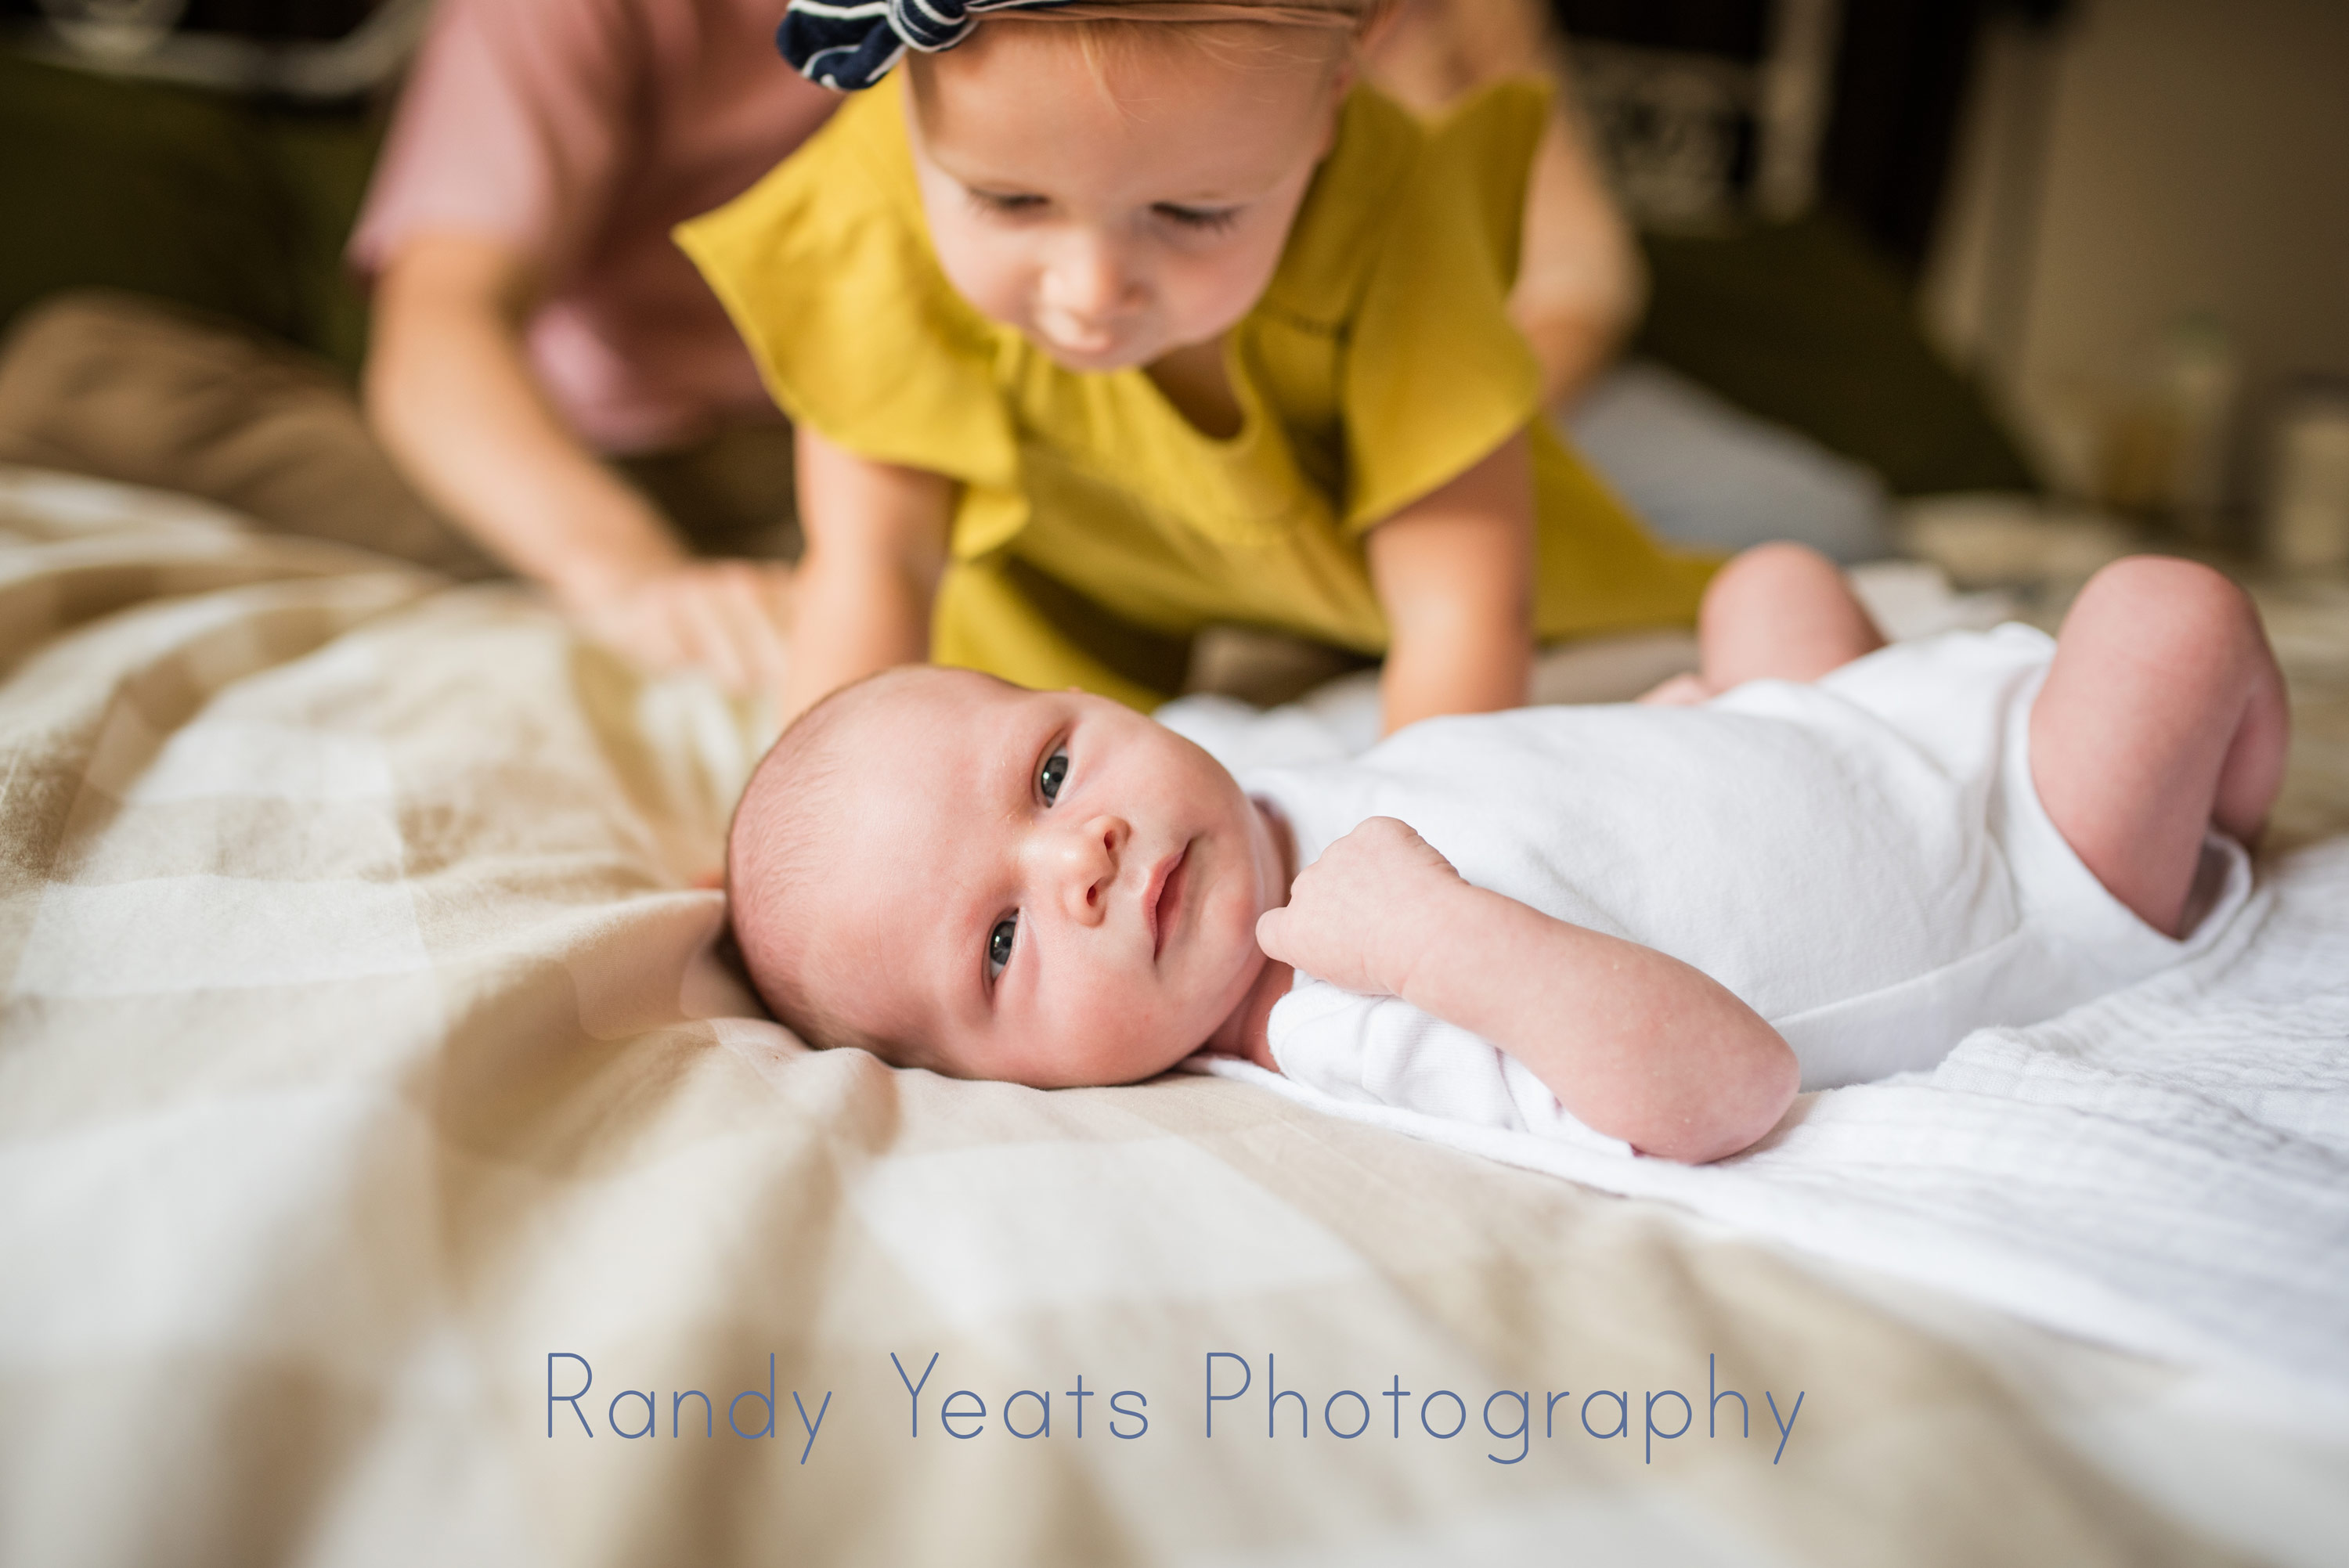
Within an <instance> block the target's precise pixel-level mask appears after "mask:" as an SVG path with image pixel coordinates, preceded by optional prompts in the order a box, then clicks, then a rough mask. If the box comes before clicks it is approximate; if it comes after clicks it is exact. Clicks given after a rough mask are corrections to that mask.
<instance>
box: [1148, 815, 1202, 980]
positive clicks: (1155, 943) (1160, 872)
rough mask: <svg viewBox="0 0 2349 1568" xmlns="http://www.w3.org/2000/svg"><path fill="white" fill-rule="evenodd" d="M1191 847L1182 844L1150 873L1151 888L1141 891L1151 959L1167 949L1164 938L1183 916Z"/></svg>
mask: <svg viewBox="0 0 2349 1568" xmlns="http://www.w3.org/2000/svg"><path fill="white" fill-rule="evenodd" d="M1190 865H1191V846H1190V845H1189V844H1187V843H1186V844H1185V845H1184V846H1183V847H1182V848H1181V849H1180V850H1178V851H1175V853H1174V858H1173V859H1172V860H1171V861H1163V862H1161V863H1160V865H1159V866H1158V868H1157V869H1156V870H1155V871H1154V872H1152V873H1151V885H1150V886H1149V887H1148V888H1146V889H1144V890H1143V900H1142V907H1143V912H1144V913H1147V914H1148V916H1149V918H1150V956H1151V957H1152V959H1153V960H1155V959H1156V958H1157V956H1158V955H1159V954H1161V953H1163V952H1164V951H1165V949H1166V938H1167V936H1168V934H1170V933H1172V932H1173V931H1174V922H1175V921H1176V920H1177V919H1178V918H1179V917H1180V916H1181V915H1182V913H1183V884H1184V882H1185V876H1184V873H1185V872H1186V871H1188V870H1189V869H1190Z"/></svg>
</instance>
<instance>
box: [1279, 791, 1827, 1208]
mask: <svg viewBox="0 0 2349 1568" xmlns="http://www.w3.org/2000/svg"><path fill="white" fill-rule="evenodd" d="M1257 942H1258V943H1259V944H1261V945H1262V946H1263V948H1264V950H1265V952H1266V953H1267V954H1269V955H1270V956H1271V957H1273V958H1275V959H1278V960H1279V961H1281V962H1284V963H1287V964H1290V965H1295V966H1296V967H1297V968H1299V969H1301V970H1303V971H1304V972H1305V973H1307V974H1309V975H1315V976H1318V977H1319V978H1320V979H1323V980H1327V981H1329V982H1330V984H1332V985H1340V986H1343V987H1345V988H1346V989H1348V990H1350V991H1360V992H1364V993H1370V994H1375V995H1395V996H1400V997H1402V999H1403V1000H1404V1001H1406V1002H1409V1003H1410V1004H1411V1005H1412V1006H1415V1007H1417V1008H1419V1009H1420V1010H1421V1011H1423V1012H1426V1013H1432V1014H1433V1015H1434V1016H1436V1017H1439V1018H1442V1019H1444V1021H1445V1022H1446V1023H1450V1024H1454V1025H1457V1026H1460V1027H1461V1028H1464V1029H1466V1030H1468V1031H1470V1032H1471V1033H1473V1034H1475V1035H1479V1036H1481V1037H1484V1038H1485V1039H1487V1040H1490V1041H1491V1042H1492V1043H1493V1044H1495V1045H1496V1046H1498V1047H1500V1048H1501V1049H1503V1050H1505V1051H1506V1052H1507V1053H1508V1054H1509V1055H1511V1056H1513V1057H1516V1058H1517V1060H1519V1061H1520V1062H1523V1063H1524V1064H1525V1065H1526V1068H1530V1069H1531V1070H1532V1072H1533V1074H1534V1076H1535V1077H1536V1078H1539V1079H1541V1081H1542V1082H1543V1084H1545V1085H1546V1086H1547V1088H1549V1090H1550V1092H1551V1093H1553V1094H1555V1095H1557V1098H1558V1100H1559V1103H1561V1104H1562V1105H1564V1106H1565V1107H1566V1109H1567V1110H1568V1112H1569V1113H1571V1114H1572V1115H1573V1116H1574V1118H1575V1119H1577V1120H1578V1121H1580V1122H1582V1123H1583V1124H1584V1125H1585V1126H1588V1127H1590V1128H1594V1129H1596V1130H1599V1131H1600V1132H1605V1133H1609V1134H1611V1135H1612V1136H1614V1137H1617V1138H1620V1139H1622V1140H1625V1141H1626V1142H1628V1143H1630V1145H1631V1146H1632V1147H1633V1148H1634V1149H1637V1150H1640V1152H1642V1153H1645V1154H1655V1155H1661V1156H1663V1157H1664V1158H1667V1159H1671V1160H1681V1161H1688V1162H1690V1163H1692V1164H1699V1163H1702V1162H1703V1161H1708V1160H1718V1159H1721V1158H1722V1157H1723V1156H1724V1155H1729V1154H1734V1153H1736V1152H1737V1151H1738V1150H1741V1149H1744V1148H1745V1147H1747V1146H1748V1145H1750V1144H1752V1143H1753V1142H1754V1140H1757V1139H1759V1138H1761V1137H1762V1135H1763V1134H1764V1133H1766V1132H1768V1131H1769V1130H1770V1129H1771V1128H1772V1127H1774V1126H1775V1125H1776V1124H1777V1120H1778V1119H1779V1117H1780V1116H1782V1115H1784V1114H1785V1109H1786V1107H1787V1105H1788V1103H1789V1102H1790V1101H1792V1099H1794V1096H1795V1089H1796V1088H1797V1087H1798V1085H1799V1082H1800V1078H1801V1076H1802V1075H1801V1069H1800V1068H1799V1066H1798V1065H1797V1064H1796V1062H1795V1053H1794V1051H1793V1050H1792V1048H1791V1047H1788V1046H1787V1044H1786V1042H1785V1039H1784V1038H1783V1037H1780V1035H1779V1034H1778V1032H1777V1031H1776V1030H1775V1029H1773V1028H1772V1027H1771V1026H1769V1024H1768V1023H1767V1022H1765V1021H1764V1019H1763V1018H1762V1017H1761V1016H1758V1015H1757V1014H1755V1013H1754V1010H1753V1009H1752V1008H1751V1007H1748V1006H1746V1005H1745V1004H1744V1003H1743V1002H1741V1001H1739V1000H1738V999H1737V997H1736V996H1735V995H1733V994H1732V993H1731V992H1730V991H1729V989H1728V988H1727V987H1726V986H1723V985H1721V984H1720V983H1719V982H1718V981H1715V980H1713V978H1712V977H1711V976H1709V975H1705V974H1703V973H1702V972H1701V971H1699V970H1697V969H1694V968H1692V967H1691V966H1690V965H1686V964H1683V963H1682V962H1680V961H1679V960H1678V959H1676V958H1672V957H1670V956H1668V955H1667V954H1661V953H1659V952H1657V951H1655V950H1654V949H1653V948H1649V947H1642V946H1640V944H1637V943H1632V942H1625V941H1623V940H1621V939H1619V938H1618V937H1612V936H1607V935H1604V934H1600V933H1599V932H1596V931H1591V930H1588V929H1587V928H1585V927H1582V926H1578V925H1574V924H1572V923H1568V922H1566V921H1562V920H1557V919H1554V918H1552V917H1551V916H1549V915H1547V914H1544V913H1541V912H1540V911H1539V910H1537V909H1534V908H1532V907H1531V906H1529V905H1526V904H1523V903H1518V902H1517V901H1516V900H1515V899H1511V898H1507V897H1506V896H1504V895H1502V894H1500V893H1496V892H1492V891H1491V890H1489V889H1485V888H1478V887H1472V886H1470V885H1469V884H1468V883H1467V882H1464V881H1462V880H1461V878H1460V875H1459V873H1458V872H1455V871H1454V870H1453V868H1452V866H1451V864H1450V863H1449V862H1448V861H1445V860H1444V857H1443V856H1442V855H1440V854H1438V853H1436V851H1434V850H1433V848H1431V847H1430V846H1429V845H1428V843H1427V842H1426V841H1424V840H1423V839H1422V838H1420V836H1419V835H1418V834H1417V833H1414V832H1413V831H1412V830H1411V829H1410V828H1409V827H1407V826H1405V825H1404V824H1403V823H1402V822H1399V821H1396V820H1394V819H1392V818H1391V817H1373V818H1371V819H1370V820H1368V821H1365V822H1364V823H1362V824H1361V826H1360V827H1358V828H1356V829H1355V830H1353V831H1352V832H1351V833H1349V834H1348V835H1347V836H1346V837H1345V838H1343V839H1340V841H1338V842H1337V843H1335V844H1333V845H1331V846H1330V849H1329V851H1327V852H1325V853H1324V854H1323V855H1322V857H1321V858H1320V859H1319V860H1318V861H1315V862H1314V863H1313V864H1312V865H1311V866H1309V867H1308V868H1306V870H1305V872H1304V873H1303V874H1302V875H1301V876H1299V878H1298V879H1297V882H1296V883H1295V885H1294V887H1293V888H1292V890H1291V892H1290V894H1289V901H1288V904H1287V906H1286V907H1284V908H1281V909H1276V910H1270V911H1268V912H1267V913H1265V914H1264V915H1263V916H1262V917H1261V918H1260V919H1259V920H1258V922H1257Z"/></svg>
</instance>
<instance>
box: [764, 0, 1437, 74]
mask: <svg viewBox="0 0 2349 1568" xmlns="http://www.w3.org/2000/svg"><path fill="white" fill-rule="evenodd" d="M1397 3H1399V0H867V3H865V4H860V5H840V4H839V3H838V0H792V5H791V6H790V9H789V10H788V11H787V12H786V13H785V14H784V17H783V23H782V26H781V28H780V29H779V30H778V31H777V34H776V43H777V45H778V46H779V47H780V48H781V50H782V53H783V57H785V58H786V59H788V60H790V61H791V63H792V66H793V67H796V68H797V69H798V70H799V71H800V72H801V73H802V75H804V76H805V77H808V78H809V79H810V80H811V81H814V82H818V83H820V84H822V85H823V86H825V87H828V88H834V89H836V90H839V91H843V92H854V91H857V90H859V89H861V88H869V87H871V86H873V85H874V83H875V82H877V81H879V80H880V79H881V78H882V77H884V76H885V75H886V74H887V73H888V71H889V70H890V68H891V67H894V66H895V65H896V64H897V62H898V61H899V60H900V59H902V58H903V57H905V55H906V53H907V52H908V51H909V50H910V51H911V52H912V53H913V54H914V56H915V57H916V58H919V57H922V56H923V55H926V54H937V53H941V52H944V51H946V50H947V49H951V48H953V47H955V46H957V45H958V44H960V43H962V42H963V41H964V40H965V39H967V38H968V37H969V36H970V35H971V33H972V31H973V30H974V29H976V28H977V27H978V26H979V24H980V23H982V22H988V21H1013V20H1018V21H1027V22H1060V23H1066V24H1071V25H1073V26H1078V27H1081V28H1084V29H1086V30H1087V33H1088V35H1090V36H1088V40H1087V44H1086V54H1087V56H1088V57H1092V56H1093V54H1094V49H1095V45H1096V40H1097V39H1098V38H1099V37H1100V36H1101V35H1102V33H1104V32H1106V31H1109V30H1115V31H1120V32H1123V31H1126V30H1128V29H1136V30H1138V29H1141V28H1143V27H1145V26H1147V27H1148V28H1149V29H1150V31H1152V32H1155V31H1156V30H1157V28H1158V27H1159V26H1164V25H1167V24H1182V23H1194V24H1199V23H1205V24H1222V25H1224V26H1235V25H1237V26H1250V27H1262V28H1266V29H1275V28H1277V29H1280V30H1284V31H1293V32H1308V31H1310V32H1319V33H1325V34H1326V33H1330V32H1336V33H1340V34H1343V35H1344V36H1346V37H1347V38H1348V39H1349V40H1350V41H1351V40H1358V39H1360V38H1361V36H1362V35H1363V33H1365V32H1366V31H1368V30H1369V28H1370V26H1371V23H1372V22H1374V21H1375V20H1376V19H1377V18H1378V17H1379V16H1380V15H1381V14H1382V13H1384V12H1385V11H1387V10H1388V9H1389V8H1390V7H1391V6H1392V5H1395V4H1397Z"/></svg>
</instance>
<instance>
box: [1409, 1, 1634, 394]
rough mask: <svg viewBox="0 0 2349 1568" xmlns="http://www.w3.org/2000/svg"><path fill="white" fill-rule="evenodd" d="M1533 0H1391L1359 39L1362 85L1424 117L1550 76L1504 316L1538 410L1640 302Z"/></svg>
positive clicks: (1581, 373) (1619, 333) (1560, 54)
mask: <svg viewBox="0 0 2349 1568" xmlns="http://www.w3.org/2000/svg"><path fill="white" fill-rule="evenodd" d="M1366 65H1367V67H1368V71H1369V75H1370V77H1371V80H1372V81H1374V82H1376V83H1377V84H1378V85H1379V86H1380V87H1381V88H1383V89H1385V90H1386V91H1387V92H1389V93H1392V95H1393V96H1394V97H1395V98H1398V99H1400V100H1401V101H1402V102H1403V103H1404V104H1406V105H1408V106H1410V108H1413V110H1415V111H1416V112H1418V113H1420V114H1423V115H1426V116H1430V117H1433V116H1437V115H1441V114H1443V113H1444V112H1445V111H1446V110H1448V109H1449V108H1451V107H1452V106H1453V105H1454V104H1455V103H1457V102H1458V101H1459V100H1460V99H1461V98H1464V97H1466V96H1467V95H1468V94H1470V93H1472V92H1475V91H1476V90H1477V89H1478V88H1484V87H1486V86H1488V85H1490V84H1491V83H1494V82H1496V81H1501V80H1503V79H1505V78H1507V77H1519V76H1523V75H1525V74H1526V73H1527V72H1528V71H1530V70H1536V69H1538V70H1541V71H1543V72H1545V73H1546V74H1547V76H1548V77H1549V78H1550V80H1551V84H1552V89H1553V91H1552V97H1551V108H1550V118H1549V121H1548V123H1547V125H1546V126H1544V127H1543V130H1542V139H1541V142H1540V144H1539V146H1538V148H1537V150H1536V152H1535V155H1534V165H1533V172H1532V176H1531V179H1530V181H1529V182H1528V188H1527V190H1526V213H1525V223H1524V227H1523V231H1522V237H1521V239H1520V242H1519V249H1518V257H1517V278H1516V285H1515V286H1514V287H1513V288H1512V289H1511V291H1510V294H1509V317H1510V319H1511V320H1512V321H1513V322H1515V323H1516V326H1517V329H1518V330H1519V331H1520V332H1522V333H1523V334H1524V335H1525V337H1526V342H1527V343H1528V344H1529V345H1531V346H1532V348H1533V351H1534V355H1535V357H1536V358H1537V359H1538V360H1539V361H1540V362H1541V371H1542V394H1543V404H1544V406H1545V407H1556V406H1557V405H1558V404H1560V403H1562V402H1571V401H1573V399H1575V398H1576V397H1579V396H1580V395H1581V394H1582V392H1583V391H1584V389H1585V388H1587V387H1588V386H1589V384H1590V382H1591V381H1592V380H1593V379H1595V378H1596V377H1597V376H1598V374H1599V371H1601V370H1603V369H1605V368H1606V366H1607V364H1608V362H1609V360H1610V359H1612V358H1613V357H1614V355H1615V351H1616V350H1617V349H1618V348H1619V347H1620V346H1621V345H1622V342H1623V339H1624V338H1625V337H1626V336H1627V335H1629V334H1630V330H1631V328H1632V327H1633V326H1634V325H1637V324H1638V322H1639V319H1640V310H1641V309H1642V308H1643V307H1644V306H1645V304H1647V272H1646V268H1645V265H1644V264H1643V263H1642V262H1641V261H1640V250H1639V246H1638V244H1637V243H1636V242H1634V241H1633V239H1632V236H1631V231H1630V225H1629V224H1628V223H1626V222H1624V219H1623V214H1622V211H1620V209H1619V208H1618V207H1617V206H1616V204H1615V200H1614V198H1613V196H1612V195H1611V194H1610V193H1609V191H1608V189H1607V181H1606V179H1605V177H1604V176H1603V175H1602V174H1601V173H1600V171H1599V164H1598V160H1597V159H1595V158H1594V157H1593V156H1592V155H1591V151H1590V144H1589V138H1588V131H1587V128H1586V127H1585V125H1584V123H1583V120H1582V116H1581V115H1580V113H1579V112H1578V108H1577V106H1576V105H1575V103H1574V102H1573V99H1572V97H1571V82H1572V77H1571V73H1570V72H1569V71H1568V67H1567V62H1566V54H1565V48H1564V46H1563V43H1562V42H1561V41H1560V40H1559V38H1558V37H1557V33H1556V31H1555V29H1554V28H1553V27H1551V26H1550V25H1549V20H1548V16H1547V7H1546V6H1543V5H1539V4H1537V0H1403V3H1402V5H1400V6H1399V7H1398V8H1397V9H1396V10H1395V11H1393V12H1392V13H1390V20H1389V21H1388V22H1387V24H1386V25H1385V26H1382V27H1381V29H1380V30H1379V32H1378V33H1377V34H1375V35H1374V36H1372V38H1371V40H1370V42H1369V45H1368V58H1367V60H1366Z"/></svg>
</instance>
